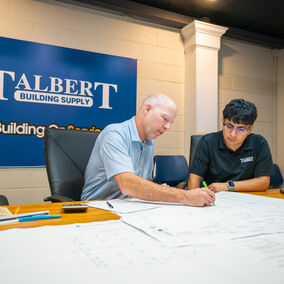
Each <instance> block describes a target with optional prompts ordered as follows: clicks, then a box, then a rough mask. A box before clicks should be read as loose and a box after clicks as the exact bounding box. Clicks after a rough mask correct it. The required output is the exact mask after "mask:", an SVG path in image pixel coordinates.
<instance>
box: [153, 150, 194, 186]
mask: <svg viewBox="0 0 284 284" xmlns="http://www.w3.org/2000/svg"><path fill="white" fill-rule="evenodd" d="M154 167H155V177H154V181H155V182H157V183H160V184H162V183H167V184H168V185H170V186H176V185H178V184H179V183H180V182H183V181H186V180H187V179H188V173H189V170H188V165H187V161H186V159H185V157H184V156H182V155H177V156H170V155H169V156H168V155H156V156H155V157H154Z"/></svg>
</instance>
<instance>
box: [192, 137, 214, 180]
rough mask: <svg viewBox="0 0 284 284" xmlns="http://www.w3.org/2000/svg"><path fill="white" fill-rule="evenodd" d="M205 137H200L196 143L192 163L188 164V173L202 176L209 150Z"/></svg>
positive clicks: (207, 160)
mask: <svg viewBox="0 0 284 284" xmlns="http://www.w3.org/2000/svg"><path fill="white" fill-rule="evenodd" d="M207 143H208V142H207V141H206V139H205V137H202V138H201V139H200V141H199V143H198V145H197V148H196V151H195V154H194V157H193V161H192V165H190V173H192V174H196V175H198V176H200V177H204V175H205V173H206V172H207V170H208V165H209V152H208V151H209V150H208V146H207Z"/></svg>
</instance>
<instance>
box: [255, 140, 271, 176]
mask: <svg viewBox="0 0 284 284" xmlns="http://www.w3.org/2000/svg"><path fill="white" fill-rule="evenodd" d="M262 139H263V141H261V143H259V146H258V149H257V150H258V153H257V158H256V167H255V171H254V177H261V176H271V175H273V174H274V170H273V162H272V157H271V152H270V148H269V146H268V143H267V141H266V140H265V139H264V138H263V137H262Z"/></svg>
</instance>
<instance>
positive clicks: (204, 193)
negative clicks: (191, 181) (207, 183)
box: [182, 187, 215, 207]
mask: <svg viewBox="0 0 284 284" xmlns="http://www.w3.org/2000/svg"><path fill="white" fill-rule="evenodd" d="M183 197H184V199H183V200H182V203H183V204H185V205H189V206H200V207H201V206H207V205H210V204H212V203H213V202H214V201H215V193H214V192H213V191H211V190H209V189H208V188H205V187H202V188H195V189H191V190H186V191H184V196H183Z"/></svg>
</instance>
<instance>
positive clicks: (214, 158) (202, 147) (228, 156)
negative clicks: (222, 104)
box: [190, 131, 274, 185]
mask: <svg viewBox="0 0 284 284" xmlns="http://www.w3.org/2000/svg"><path fill="white" fill-rule="evenodd" d="M190 172H191V173H193V174H196V175H198V176H201V177H203V178H204V180H205V181H206V183H207V184H208V185H209V184H211V183H213V182H226V181H228V180H233V181H238V180H246V179H251V178H256V177H261V176H270V175H272V174H273V173H274V171H273V165H272V157H271V153H270V149H269V146H268V143H267V141H266V140H265V138H263V137H262V136H261V135H257V134H253V133H251V134H249V135H248V137H247V139H246V140H245V141H244V143H243V145H242V146H241V147H240V148H239V149H238V150H237V151H235V152H234V151H232V150H230V149H228V148H227V147H226V145H225V143H224V141H223V132H222V131H219V132H216V133H210V134H207V135H205V136H203V137H202V138H201V140H200V142H199V143H198V145H197V148H196V152H195V154H194V158H193V162H192V165H191V169H190Z"/></svg>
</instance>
